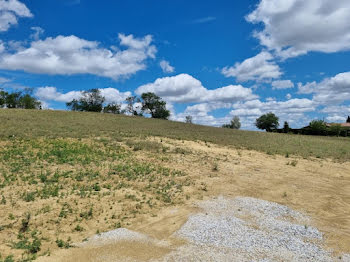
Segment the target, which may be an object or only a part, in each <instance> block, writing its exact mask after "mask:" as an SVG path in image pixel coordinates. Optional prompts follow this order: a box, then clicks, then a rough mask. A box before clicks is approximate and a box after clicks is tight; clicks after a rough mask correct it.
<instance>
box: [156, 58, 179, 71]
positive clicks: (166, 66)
mask: <svg viewBox="0 0 350 262" xmlns="http://www.w3.org/2000/svg"><path fill="white" fill-rule="evenodd" d="M159 65H160V67H161V68H162V70H163V72H164V73H173V72H174V71H175V68H174V67H173V66H171V65H170V63H169V62H168V61H165V60H162V61H160V63H159Z"/></svg>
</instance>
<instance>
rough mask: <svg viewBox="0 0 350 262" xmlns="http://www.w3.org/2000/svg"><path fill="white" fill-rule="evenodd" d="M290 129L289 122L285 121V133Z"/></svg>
mask: <svg viewBox="0 0 350 262" xmlns="http://www.w3.org/2000/svg"><path fill="white" fill-rule="evenodd" d="M289 130H290V127H289V124H288V122H287V121H284V125H283V132H284V133H288V132H289Z"/></svg>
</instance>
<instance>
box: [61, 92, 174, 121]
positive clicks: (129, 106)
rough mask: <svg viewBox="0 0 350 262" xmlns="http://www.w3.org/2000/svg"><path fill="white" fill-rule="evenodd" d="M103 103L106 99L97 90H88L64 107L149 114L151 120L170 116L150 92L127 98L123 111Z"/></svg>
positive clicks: (76, 109) (161, 102)
mask: <svg viewBox="0 0 350 262" xmlns="http://www.w3.org/2000/svg"><path fill="white" fill-rule="evenodd" d="M105 102H106V99H105V97H104V96H102V94H101V91H100V90H99V89H90V90H87V91H83V92H82V95H81V97H80V98H79V99H73V100H72V101H70V102H68V103H66V105H67V107H68V108H69V109H70V110H72V111H83V112H104V113H112V114H130V115H134V116H143V114H144V113H146V114H150V115H151V117H152V118H159V119H168V118H169V116H170V111H169V110H167V108H166V102H165V101H163V100H162V99H161V98H160V97H159V96H157V95H156V94H154V93H152V92H148V93H143V94H142V95H141V97H137V96H130V97H127V98H126V100H125V102H126V108H125V109H122V108H121V104H117V103H105ZM137 105H139V106H137Z"/></svg>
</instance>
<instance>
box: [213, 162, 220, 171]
mask: <svg viewBox="0 0 350 262" xmlns="http://www.w3.org/2000/svg"><path fill="white" fill-rule="evenodd" d="M213 171H214V172H217V171H219V165H218V163H214V165H213Z"/></svg>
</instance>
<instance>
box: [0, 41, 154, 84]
mask: <svg viewBox="0 0 350 262" xmlns="http://www.w3.org/2000/svg"><path fill="white" fill-rule="evenodd" d="M119 40H120V45H122V46H124V47H126V49H124V50H118V51H113V50H110V49H107V48H103V47H101V46H100V43H98V42H96V41H88V40H85V39H81V38H78V37H76V36H74V35H72V36H57V37H55V38H52V37H48V38H46V39H45V40H37V41H33V42H32V43H31V44H30V46H29V47H23V46H22V47H19V48H17V50H15V52H10V51H9V50H5V51H3V52H2V53H1V54H0V68H1V69H6V70H23V71H26V72H30V73H37V74H50V75H73V74H93V75H98V76H103V77H109V78H112V79H115V80H117V79H119V78H121V77H129V76H131V75H133V74H135V73H136V72H138V71H140V70H144V69H145V68H146V60H147V59H148V58H155V54H156V51H157V50H156V47H155V46H154V45H151V42H152V36H150V35H147V36H145V37H143V38H135V37H134V36H133V35H128V36H126V35H123V34H119Z"/></svg>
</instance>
